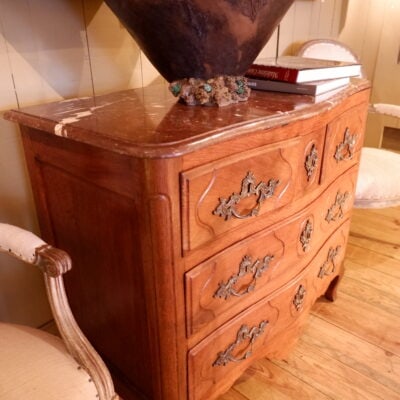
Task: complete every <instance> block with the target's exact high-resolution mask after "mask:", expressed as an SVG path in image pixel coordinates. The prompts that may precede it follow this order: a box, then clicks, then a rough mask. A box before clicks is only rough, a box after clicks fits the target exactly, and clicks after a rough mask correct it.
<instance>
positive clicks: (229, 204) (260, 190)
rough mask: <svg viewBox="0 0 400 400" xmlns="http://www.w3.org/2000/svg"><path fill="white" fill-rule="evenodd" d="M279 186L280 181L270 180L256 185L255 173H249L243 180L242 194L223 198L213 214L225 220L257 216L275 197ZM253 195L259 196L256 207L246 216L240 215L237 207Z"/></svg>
mask: <svg viewBox="0 0 400 400" xmlns="http://www.w3.org/2000/svg"><path fill="white" fill-rule="evenodd" d="M278 184H279V180H277V179H270V180H269V181H268V183H265V182H262V181H261V182H260V183H259V184H258V185H256V184H255V178H254V175H253V173H252V172H248V173H247V175H246V177H245V178H244V179H243V180H242V188H241V191H240V193H233V194H232V196H230V197H229V198H228V199H225V198H222V197H221V198H220V199H219V202H220V203H219V206H218V207H217V208H216V209H215V210H214V211H213V214H215V215H218V216H219V217H223V218H225V220H228V219H230V218H231V217H232V216H233V217H236V218H240V219H245V218H250V217H253V216H256V215H258V213H259V211H260V207H261V204H262V203H263V202H264V201H265V200H266V199H268V198H269V197H272V196H273V194H274V192H275V188H276V186H277V185H278ZM251 195H255V196H258V197H257V202H256V205H255V207H254V208H252V209H251V210H250V212H249V213H248V214H246V215H242V214H240V213H239V212H238V211H237V210H236V206H237V205H238V204H239V202H240V200H242V199H245V198H246V197H249V196H251Z"/></svg>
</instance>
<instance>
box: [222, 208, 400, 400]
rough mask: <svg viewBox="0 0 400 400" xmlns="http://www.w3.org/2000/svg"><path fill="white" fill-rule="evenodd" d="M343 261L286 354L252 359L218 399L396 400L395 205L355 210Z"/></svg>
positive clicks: (399, 346)
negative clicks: (339, 276) (333, 292)
mask: <svg viewBox="0 0 400 400" xmlns="http://www.w3.org/2000/svg"><path fill="white" fill-rule="evenodd" d="M345 268H346V272H345V276H344V278H343V280H342V281H341V283H340V286H339V290H338V298H337V300H336V301H335V302H334V303H330V302H327V301H325V300H319V301H318V302H317V303H316V304H315V306H314V308H313V311H312V314H311V316H310V318H309V320H308V324H307V326H306V327H305V329H304V333H303V335H302V336H301V338H300V339H299V341H298V343H297V345H296V347H295V348H294V350H293V351H292V352H291V354H290V355H289V357H288V359H287V360H285V361H269V360H266V359H264V360H261V361H259V362H257V363H255V364H254V365H253V366H252V367H250V368H249V369H248V370H247V371H246V373H245V374H244V375H243V376H242V377H241V378H240V379H239V380H238V381H237V382H236V384H235V386H234V387H233V388H232V389H231V390H230V391H229V392H227V393H226V394H225V395H223V396H221V397H220V399H219V400H267V399H268V400H281V399H287V400H292V399H293V400H294V399H295V400H302V399H318V400H324V399H338V400H358V399H360V400H361V399H362V400H368V399H371V400H372V399H382V400H397V399H399V400H400V207H397V208H387V209H381V210H378V209H376V210H355V211H354V214H353V219H352V224H351V234H350V238H349V245H348V249H347V253H346V259H345Z"/></svg>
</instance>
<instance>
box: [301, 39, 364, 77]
mask: <svg viewBox="0 0 400 400" xmlns="http://www.w3.org/2000/svg"><path fill="white" fill-rule="evenodd" d="M296 55H298V56H301V57H307V58H319V59H322V60H338V61H350V62H358V63H359V62H360V58H359V57H358V56H357V55H356V54H355V53H354V52H353V50H352V49H350V48H349V47H348V46H346V45H345V44H343V43H341V42H339V41H337V40H333V39H315V40H309V41H307V42H305V43H303V45H302V46H301V47H300V49H299V50H298V51H297V54H296ZM361 76H362V77H365V72H364V70H362V71H361Z"/></svg>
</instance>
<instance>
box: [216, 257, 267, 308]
mask: <svg viewBox="0 0 400 400" xmlns="http://www.w3.org/2000/svg"><path fill="white" fill-rule="evenodd" d="M273 258H274V256H272V255H267V256H265V257H264V258H263V259H262V260H260V259H257V260H256V261H255V262H253V261H252V259H251V256H248V255H246V256H244V257H243V259H242V261H241V263H240V265H239V271H238V273H237V274H234V275H232V276H231V277H230V278H229V279H228V280H227V281H226V282H221V283H220V284H219V288H218V289H217V291H216V292H215V294H214V297H219V298H221V299H225V300H227V299H228V298H229V297H230V296H235V297H241V296H244V295H246V294H248V293H251V292H252V291H253V290H254V289H255V287H256V283H257V279H259V278H261V276H262V275H263V273H264V271H266V270H267V269H268V267H269V263H270V262H271V260H273ZM247 275H252V280H251V282H250V283H249V284H247V285H246V286H245V287H244V288H236V286H237V285H238V283H239V281H240V279H241V278H243V277H245V276H247Z"/></svg>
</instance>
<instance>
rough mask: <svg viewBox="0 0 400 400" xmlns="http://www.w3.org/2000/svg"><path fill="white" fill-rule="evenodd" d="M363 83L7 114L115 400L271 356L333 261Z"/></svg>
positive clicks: (128, 94) (294, 330) (185, 392)
mask: <svg viewBox="0 0 400 400" xmlns="http://www.w3.org/2000/svg"><path fill="white" fill-rule="evenodd" d="M368 98H369V85H368V83H367V82H366V81H361V80H360V81H357V82H353V83H352V84H351V85H350V86H349V87H348V88H347V89H345V90H343V91H342V92H341V93H339V94H336V95H335V96H333V97H331V98H330V99H328V100H326V101H323V102H319V103H314V102H313V100H312V98H310V97H307V96H298V95H282V94H278V93H267V92H253V94H252V96H251V99H250V100H249V101H248V102H247V103H245V104H239V105H234V106H229V107H226V108H221V109H218V108H201V107H195V108H191V107H187V106H183V105H181V104H175V100H174V99H172V98H171V97H170V96H169V94H168V93H167V91H166V89H165V88H164V87H157V88H154V87H153V88H148V89H145V90H136V91H125V92H119V93H114V94H110V95H106V96H101V97H98V98H95V99H92V98H87V99H76V100H70V101H63V102H59V103H53V104H48V105H44V106H37V107H31V108H29V109H24V110H20V111H11V112H9V113H8V114H7V115H6V118H8V119H10V120H14V121H17V122H18V123H19V124H20V126H21V130H22V133H23V140H24V146H25V153H26V159H27V162H28V167H29V171H30V175H31V179H32V186H33V191H34V195H35V200H36V205H37V210H38V215H39V220H40V225H41V229H42V235H43V236H44V239H45V240H46V241H48V242H50V243H53V244H55V245H57V246H58V247H61V248H64V249H65V250H67V251H68V252H69V253H70V254H71V256H72V259H73V261H74V268H73V270H72V271H71V272H70V273H69V274H67V276H66V286H67V292H68V295H69V298H70V302H71V307H72V309H73V311H74V313H75V315H76V318H77V320H78V322H79V324H80V325H81V327H82V329H83V330H84V332H85V333H86V334H87V336H88V337H89V339H90V340H91V342H92V343H93V344H94V345H95V347H96V348H97V349H98V350H99V352H100V353H101V355H102V356H103V358H104V360H105V361H106V362H107V364H108V365H109V367H110V370H111V372H112V374H113V377H114V379H115V383H116V386H117V389H118V391H119V392H120V394H121V395H122V397H123V398H124V399H125V400H129V399H136V398H144V399H157V400H177V399H179V400H183V399H190V400H204V399H207V400H212V399H215V398H217V397H218V396H219V395H220V394H221V393H223V392H224V391H226V390H227V389H228V388H229V387H230V386H231V385H232V384H233V383H234V381H235V380H236V379H237V378H238V377H239V376H240V374H241V373H242V372H243V371H244V370H245V369H246V368H247V367H248V366H249V365H250V363H252V362H253V361H254V360H255V359H257V358H259V357H270V358H275V357H276V358H281V357H284V356H285V354H287V352H288V351H290V347H291V346H292V345H293V343H294V342H295V340H296V338H297V337H298V336H299V334H300V332H301V327H302V324H303V322H304V320H305V318H306V317H307V313H308V311H309V310H310V307H311V306H312V304H313V303H314V302H315V301H316V299H317V298H318V297H320V296H321V295H324V294H325V295H326V296H327V297H328V298H329V299H333V297H334V294H335V288H336V284H337V281H338V279H339V278H340V276H341V274H342V271H343V268H342V261H343V258H344V253H345V247H346V241H347V236H348V230H349V220H350V216H351V209H352V204H353V196H354V190H355V184H356V179H357V167H358V162H359V157H360V149H361V146H362V141H363V133H364V125H365V119H366V110H367V104H368Z"/></svg>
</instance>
